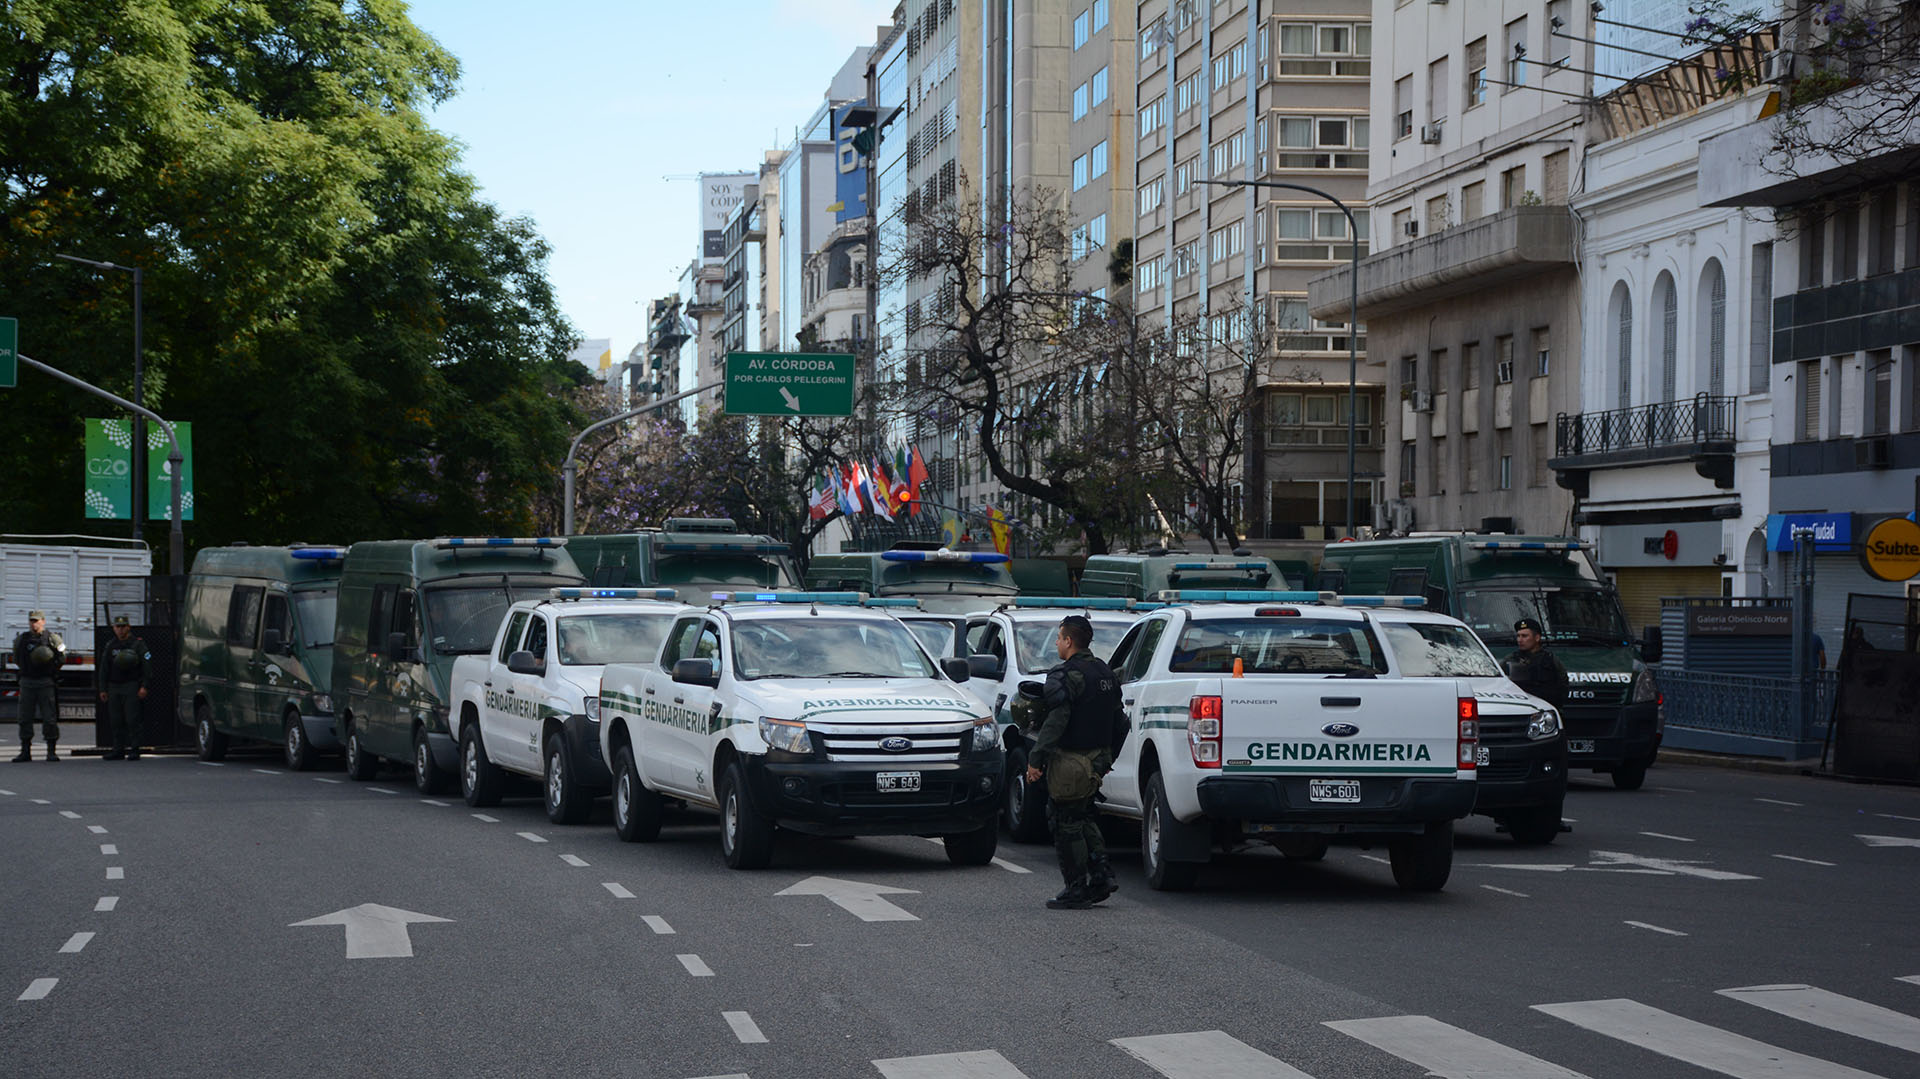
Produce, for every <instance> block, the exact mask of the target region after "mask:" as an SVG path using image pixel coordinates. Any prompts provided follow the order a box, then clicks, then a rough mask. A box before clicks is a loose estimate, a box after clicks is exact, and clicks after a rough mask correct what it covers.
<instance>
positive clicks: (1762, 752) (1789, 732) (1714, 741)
mask: <svg viewBox="0 0 1920 1079" xmlns="http://www.w3.org/2000/svg"><path fill="white" fill-rule="evenodd" d="M1659 678H1660V690H1661V692H1662V693H1663V694H1665V696H1666V717H1667V734H1666V739H1665V744H1666V745H1670V746H1673V747H1675V748H1679V749H1704V750H1712V751H1717V752H1723V753H1741V754H1748V755H1754V756H1765V757H1781V758H1785V759H1788V760H1803V759H1806V758H1809V757H1816V756H1819V754H1820V746H1821V743H1822V742H1823V741H1824V740H1825V739H1826V737H1827V725H1828V723H1829V722H1830V721H1831V718H1832V716H1833V704H1834V697H1835V693H1836V690H1837V687H1838V686H1839V677H1838V674H1837V672H1834V671H1820V672H1818V673H1816V674H1815V675H1814V676H1813V677H1812V678H1810V679H1809V680H1808V682H1809V683H1810V685H1809V686H1808V687H1806V688H1805V689H1804V690H1803V687H1802V684H1801V683H1800V682H1798V681H1796V680H1794V679H1792V678H1769V677H1766V676H1764V675H1753V674H1722V673H1718V672H1713V671H1691V670H1670V669H1667V668H1664V667H1663V668H1661V669H1660V671H1659ZM1802 692H1810V693H1811V694H1812V706H1811V707H1810V708H1809V709H1808V719H1807V722H1806V724H1805V726H1804V727H1803V726H1802V725H1801V724H1800V722H1799V719H1798V716H1799V707H1798V704H1799V697H1800V695H1801V693H1802Z"/></svg>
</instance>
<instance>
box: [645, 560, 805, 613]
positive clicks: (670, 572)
mask: <svg viewBox="0 0 1920 1079" xmlns="http://www.w3.org/2000/svg"><path fill="white" fill-rule="evenodd" d="M653 572H654V576H655V577H656V578H657V579H658V580H657V583H659V584H661V585H664V586H666V587H669V588H673V587H682V588H683V593H684V594H683V595H682V597H681V598H682V599H685V600H688V601H689V602H699V601H703V600H706V599H709V598H711V597H712V593H713V590H714V589H716V588H720V589H725V588H793V587H795V583H794V579H793V574H792V572H790V571H789V569H788V567H787V564H786V563H785V562H784V561H781V560H778V559H772V558H762V557H760V556H758V555H752V554H728V553H724V552H719V551H699V552H694V553H692V554H662V555H660V556H658V557H657V558H656V559H655V560H654V563H653ZM696 592H705V593H706V595H695V594H694V593H696Z"/></svg>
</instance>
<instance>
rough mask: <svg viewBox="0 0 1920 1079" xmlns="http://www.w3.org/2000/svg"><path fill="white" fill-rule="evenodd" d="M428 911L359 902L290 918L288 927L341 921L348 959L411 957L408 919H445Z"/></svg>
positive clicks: (435, 920) (422, 920)
mask: <svg viewBox="0 0 1920 1079" xmlns="http://www.w3.org/2000/svg"><path fill="white" fill-rule="evenodd" d="M452 920H453V919H451V918H436V917H434V916H433V915H431V914H415V913H414V912H413V911H410V910H399V909H397V908H394V907H383V906H381V905H380V904H378V903H362V904H360V905H359V906H357V907H348V908H347V909H345V910H336V911H334V912H333V913H332V914H322V915H321V916H320V917H318V918H308V919H307V920H306V921H304V922H291V923H289V928H291V927H293V926H302V925H343V926H346V928H347V958H348V959H396V958H399V959H411V958H413V940H412V939H411V938H410V937H408V936H407V924H408V923H409V922H448V921H452Z"/></svg>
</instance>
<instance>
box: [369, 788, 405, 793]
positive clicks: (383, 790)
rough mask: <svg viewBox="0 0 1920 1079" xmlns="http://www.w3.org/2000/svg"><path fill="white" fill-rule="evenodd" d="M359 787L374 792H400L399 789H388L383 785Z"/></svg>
mask: <svg viewBox="0 0 1920 1079" xmlns="http://www.w3.org/2000/svg"><path fill="white" fill-rule="evenodd" d="M361 789H362V790H367V791H372V792H373V793H374V794H399V793H400V792H399V791H390V790H388V789H387V788H385V787H362V788H361Z"/></svg>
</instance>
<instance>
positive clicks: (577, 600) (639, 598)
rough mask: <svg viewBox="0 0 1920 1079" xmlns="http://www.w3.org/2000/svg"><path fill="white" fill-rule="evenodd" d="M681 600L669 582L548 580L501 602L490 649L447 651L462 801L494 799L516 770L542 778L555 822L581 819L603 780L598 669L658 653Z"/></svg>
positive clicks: (606, 783) (607, 779)
mask: <svg viewBox="0 0 1920 1079" xmlns="http://www.w3.org/2000/svg"><path fill="white" fill-rule="evenodd" d="M686 609H687V608H686V607H685V606H684V605H683V604H680V603H677V602H675V600H674V591H673V589H671V588H556V589H554V590H553V591H552V593H551V594H550V596H549V598H547V599H538V600H521V601H519V602H518V603H515V604H514V605H513V606H511V607H509V608H507V612H506V614H505V615H504V616H502V617H501V619H500V628H499V629H498V630H496V631H495V633H494V638H493V647H492V648H491V649H489V650H488V651H486V652H484V653H481V654H478V655H463V656H460V657H459V658H457V659H455V660H454V661H453V676H452V679H451V682H452V684H453V715H454V719H453V728H452V733H453V736H454V737H455V739H457V740H458V742H459V745H460V793H461V794H463V795H464V796H465V797H466V799H467V804H468V805H470V806H475V807H480V806H490V805H497V804H499V802H500V796H501V794H502V793H503V791H504V788H505V786H506V782H507V773H516V774H519V775H524V776H531V777H533V778H536V779H539V780H541V781H542V786H543V787H544V788H545V790H546V804H547V817H548V819H550V820H552V821H553V822H554V823H555V824H578V823H579V822H580V821H582V820H584V819H585V818H586V815H587V812H588V811H589V810H590V809H591V808H592V806H593V799H594V798H595V797H596V796H598V795H601V794H605V793H606V792H607V790H608V788H609V787H610V786H611V785H612V777H611V775H610V774H609V773H608V771H607V764H606V759H605V758H604V757H603V756H601V752H600V730H599V726H600V698H599V694H600V672H601V670H602V668H604V667H605V666H606V665H607V664H608V663H612V662H616V661H621V662H630V661H635V660H641V659H645V658H648V657H651V656H654V655H656V654H658V653H659V651H660V642H661V641H662V640H663V639H665V637H666V635H667V627H668V626H669V625H671V624H672V622H673V619H674V616H675V615H676V614H679V613H680V612H682V611H684V610H686Z"/></svg>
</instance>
